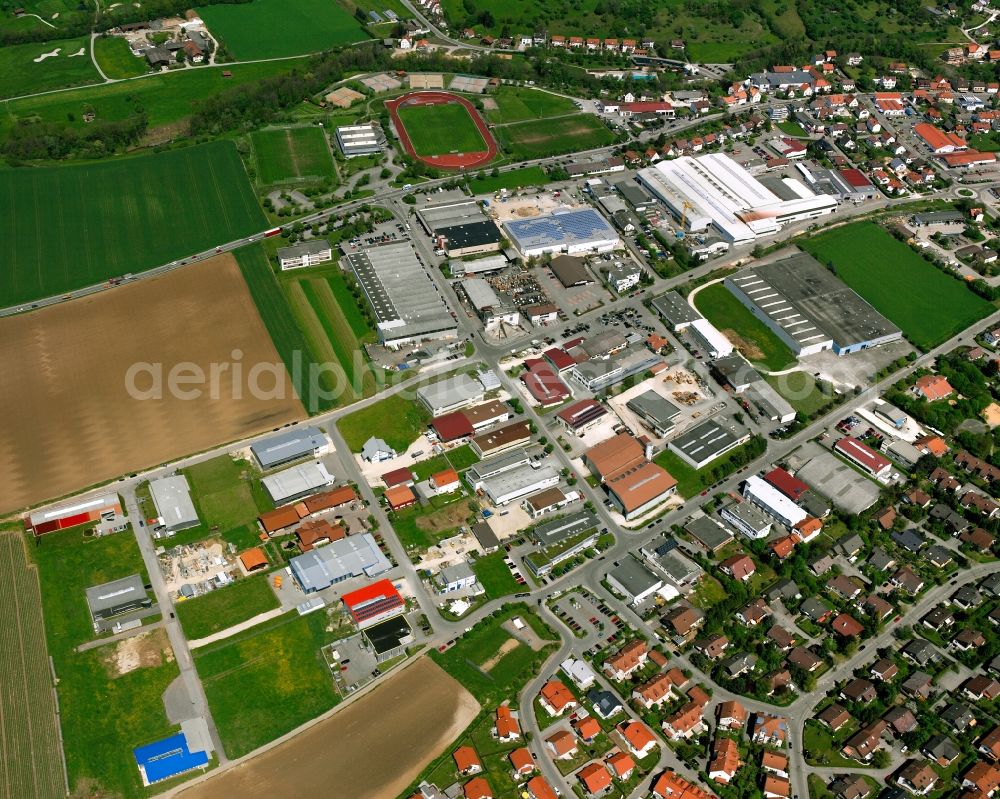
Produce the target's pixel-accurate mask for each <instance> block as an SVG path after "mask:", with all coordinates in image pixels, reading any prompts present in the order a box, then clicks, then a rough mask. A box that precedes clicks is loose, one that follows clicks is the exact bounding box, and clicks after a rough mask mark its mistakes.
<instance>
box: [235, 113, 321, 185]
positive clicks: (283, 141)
mask: <svg viewBox="0 0 1000 799" xmlns="http://www.w3.org/2000/svg"><path fill="white" fill-rule="evenodd" d="M250 141H251V142H252V143H253V151H254V160H255V161H256V163H257V179H258V180H259V181H260V183H261V184H263V185H265V186H272V185H275V184H278V183H301V182H303V181H304V180H322V179H324V178H333V177H334V176H335V174H336V173H335V172H334V168H333V157H332V156H331V155H330V148H329V147H328V146H327V143H326V134H325V133H324V132H323V129H322V128H320V127H315V126H310V127H301V128H280V129H273V130H259V131H257V132H256V133H252V134H250Z"/></svg>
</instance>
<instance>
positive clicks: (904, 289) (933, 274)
mask: <svg viewBox="0 0 1000 799" xmlns="http://www.w3.org/2000/svg"><path fill="white" fill-rule="evenodd" d="M799 246H801V247H802V248H803V249H805V250H807V251H808V252H810V253H811V254H812V255H813V256H814V257H815V258H817V259H818V260H819V261H821V262H822V263H824V264H827V263H832V264H833V267H834V270H835V272H836V274H837V276H838V277H839V278H840V279H841V280H843V281H844V282H845V283H846V284H847V285H848V286H850V287H851V288H852V289H854V290H855V291H856V292H858V294H860V295H861V296H862V297H863V298H864V299H865V300H867V301H868V302H869V303H871V304H872V305H873V306H874V307H875V309H876V310H878V311H879V312H880V313H882V314H884V315H885V316H886V317H888V319H889V320H890V321H892V322H893V323H894V324H896V325H898V326H899V328H900V329H901V330H902V331H903V333H904V335H905V336H906V337H907V338H908V339H909V340H910V341H911V342H912V343H913V344H914V345H915V346H917V347H920V348H921V349H924V350H927V349H930V348H932V347H934V346H935V345H937V344H940V343H941V342H942V341H945V340H947V339H948V338H950V337H951V336H953V335H955V334H956V333H958V332H959V331H960V330H963V329H964V328H966V327H968V326H969V325H971V324H972V323H973V322H975V321H976V320H977V319H982V318H983V317H984V316H987V315H988V314H989V313H991V312H992V311H993V310H994V308H993V306H992V305H990V304H989V303H988V302H987V301H986V300H984V299H982V298H981V297H978V296H977V295H975V294H973V293H972V292H971V291H969V289H968V288H967V287H966V286H965V285H963V283H962V281H961V280H959V279H957V278H954V277H950V276H949V275H947V274H945V273H944V272H942V271H940V270H939V269H937V268H935V267H934V266H933V265H932V264H930V263H929V262H927V261H926V260H924V259H923V258H922V257H921V256H920V255H918V254H917V253H916V252H914V251H913V250H911V249H910V248H909V247H908V246H907V245H906V244H904V243H903V242H901V241H899V240H898V239H895V238H893V237H892V235H890V234H889V232H888V231H886V230H885V229H884V228H882V227H879V226H878V225H876V224H875V223H874V222H856V223H854V224H852V225H845V226H844V227H839V228H835V229H833V230H829V231H827V232H826V233H821V234H819V235H818V236H814V237H813V238H811V239H807V240H805V241H803V242H801V243H800V245H799Z"/></svg>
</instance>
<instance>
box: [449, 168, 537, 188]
mask: <svg viewBox="0 0 1000 799" xmlns="http://www.w3.org/2000/svg"><path fill="white" fill-rule="evenodd" d="M548 182H549V176H548V175H547V174H546V173H545V170H544V169H542V168H541V167H540V166H526V167H521V168H520V169H512V170H510V171H508V172H501V173H500V174H499V175H497V176H496V177H493V176H492V175H488V174H485V173H484V174H483V175H482V177H480V176H479V175H476V176H474V177H469V178H467V180H466V185H468V187H469V188H470V189H471V190H472V192H473V194H492V193H494V192H498V191H500V189H508V190H515V189H521V188H527V187H528V186H544V185H545V184H546V183H548Z"/></svg>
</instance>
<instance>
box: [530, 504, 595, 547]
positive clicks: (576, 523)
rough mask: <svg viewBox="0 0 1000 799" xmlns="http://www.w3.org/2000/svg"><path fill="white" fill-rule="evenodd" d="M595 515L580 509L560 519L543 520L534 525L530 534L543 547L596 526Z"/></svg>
mask: <svg viewBox="0 0 1000 799" xmlns="http://www.w3.org/2000/svg"><path fill="white" fill-rule="evenodd" d="M597 524H598V521H597V517H596V516H595V515H594V514H593V513H591V512H590V511H580V512H578V513H572V514H570V515H569V516H563V517H562V518H561V519H555V520H553V521H551V522H545V523H544V524H540V525H538V526H537V527H535V529H534V530H532V531H531V535H532V536H533V537H534V538H535V539H536V540H537V541H538V543H539V544H541V545H542V546H545V547H549V546H552V545H553V544H558V543H560V542H561V541H565V540H566V539H567V538H572V537H573V536H574V535H577V534H579V533H582V532H584V531H585V530H590V529H593V528H594V527H597Z"/></svg>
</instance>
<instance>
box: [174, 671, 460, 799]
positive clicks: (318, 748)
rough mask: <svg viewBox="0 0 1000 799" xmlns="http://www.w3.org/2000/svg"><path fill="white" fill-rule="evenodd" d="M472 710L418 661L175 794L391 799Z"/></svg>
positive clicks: (192, 798)
mask: <svg viewBox="0 0 1000 799" xmlns="http://www.w3.org/2000/svg"><path fill="white" fill-rule="evenodd" d="M478 711H479V704H478V702H476V700H475V698H474V697H473V696H472V695H471V694H470V693H469V692H468V691H466V690H465V688H463V687H462V686H461V684H460V683H458V682H457V681H456V680H454V679H453V678H452V677H449V676H448V675H447V674H446V673H445V672H444V671H443V670H442V669H441V668H440V667H439V666H437V665H436V664H435V663H434V662H433V661H431V660H430V659H429V658H421V659H420V660H419V661H418V662H416V663H414V664H412V665H410V666H407V667H406V668H404V669H402V670H401V671H400V672H399V673H397V674H395V675H393V676H391V677H389V678H388V679H387V680H385V681H384V682H383V683H382V684H381V685H379V686H378V687H377V688H375V689H374V690H373V691H372V692H371V693H370V694H368V695H367V696H364V697H362V698H361V699H359V700H357V701H355V702H353V703H352V704H350V705H349V706H347V707H345V708H344V709H343V710H341V711H340V712H338V713H335V714H334V715H332V716H330V717H329V718H327V719H324V720H323V721H320V722H318V723H317V724H315V725H313V726H312V727H310V728H309V729H307V730H305V731H303V732H301V733H299V734H298V735H296V736H295V737H294V738H291V739H289V740H288V741H285V742H283V743H281V744H280V745H278V746H276V747H274V748H273V749H271V750H270V751H268V752H265V753H264V754H261V755H259V756H258V757H255V758H253V759H252V760H250V761H248V762H247V763H245V764H242V765H240V766H237V767H235V768H232V769H229V770H228V771H225V772H223V773H221V774H219V775H218V776H215V777H212V778H210V779H208V780H206V781H204V782H202V783H200V784H199V785H196V786H193V787H192V788H189V789H187V790H185V791H183V792H182V793H180V794H179V796H180V797H182V799H215V797H218V796H239V797H241V799H257V798H258V797H260V798H261V799H264V798H265V797H266V798H267V799H270V798H271V797H274V796H309V795H313V794H316V795H320V794H325V793H326V792H328V791H329V786H330V785H331V784H335V785H337V788H338V790H337V795H338V796H358V797H365V799H396V797H397V796H398V795H399V794H400V792H401V791H403V790H404V789H405V788H406V786H407V785H409V784H410V782H412V781H413V780H414V779H415V778H416V776H417V775H418V774H419V773H420V772H421V770H422V769H423V768H424V767H425V766H426V765H427V764H428V763H429V762H430V761H431V760H432V759H433V758H434V757H436V756H438V755H439V754H440V753H441V752H442V751H443V750H444V748H445V747H446V746H447V745H448V744H450V743H451V742H452V741H454V740H455V739H456V738H457V737H458V736H459V735H460V734H461V732H462V730H464V729H465V728H466V727H467V726H468V725H469V723H470V722H471V721H472V720H473V719H474V718H475V717H476V714H477V713H478ZM292 763H294V764H295V768H294V769H290V768H288V765H289V764H292Z"/></svg>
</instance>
